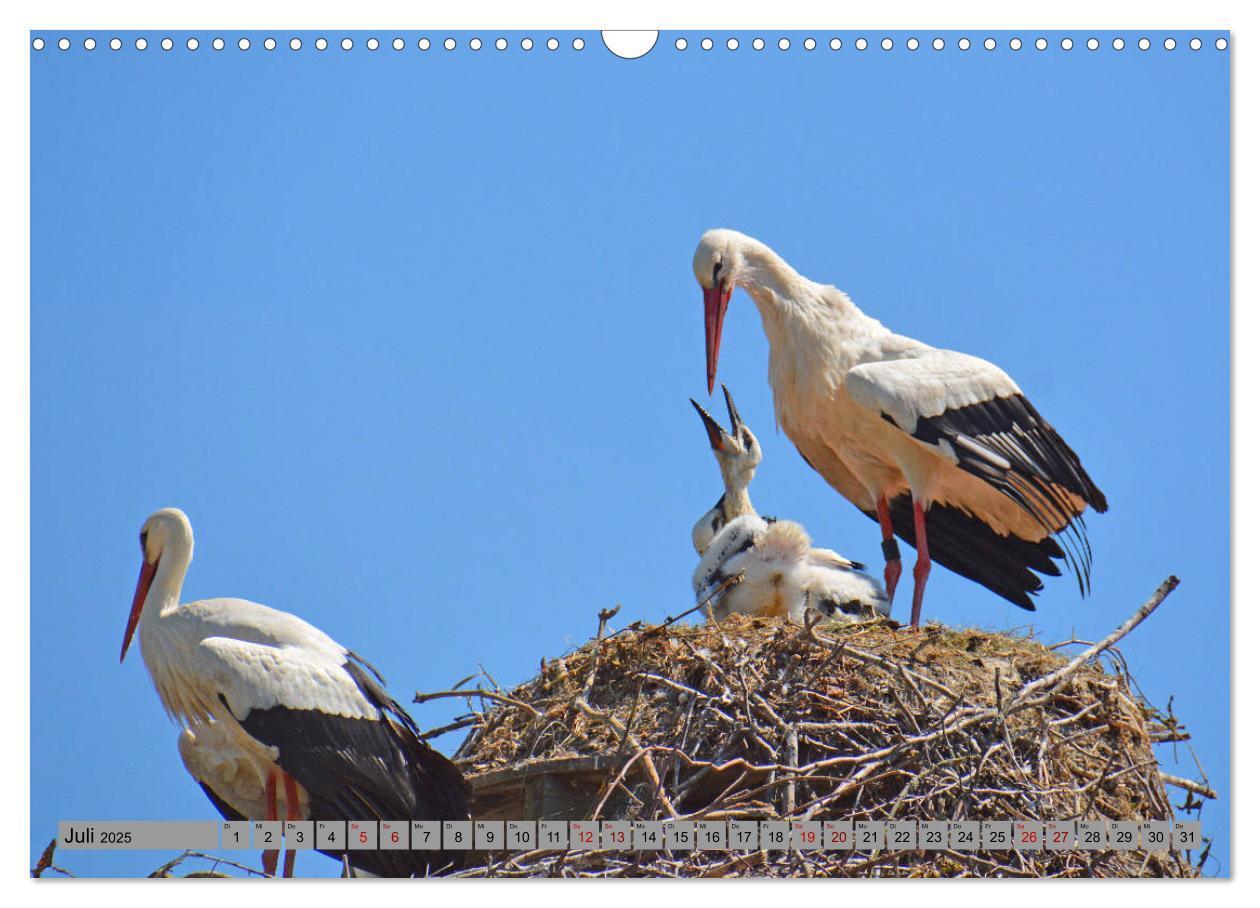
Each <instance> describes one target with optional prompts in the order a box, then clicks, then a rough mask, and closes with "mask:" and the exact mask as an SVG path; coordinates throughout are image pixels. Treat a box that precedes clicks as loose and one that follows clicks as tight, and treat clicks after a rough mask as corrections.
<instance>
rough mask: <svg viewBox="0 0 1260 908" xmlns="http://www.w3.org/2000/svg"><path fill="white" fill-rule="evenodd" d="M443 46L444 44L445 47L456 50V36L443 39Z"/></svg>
mask: <svg viewBox="0 0 1260 908" xmlns="http://www.w3.org/2000/svg"><path fill="white" fill-rule="evenodd" d="M442 46H443V47H444V48H446V49H447V50H454V49H455V39H454V38H447V39H446V40H445V41H443V42H442Z"/></svg>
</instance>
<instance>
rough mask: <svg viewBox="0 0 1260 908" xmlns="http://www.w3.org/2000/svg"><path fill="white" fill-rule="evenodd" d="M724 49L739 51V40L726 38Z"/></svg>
mask: <svg viewBox="0 0 1260 908" xmlns="http://www.w3.org/2000/svg"><path fill="white" fill-rule="evenodd" d="M726 49H727V50H739V39H738V38H727V39H726Z"/></svg>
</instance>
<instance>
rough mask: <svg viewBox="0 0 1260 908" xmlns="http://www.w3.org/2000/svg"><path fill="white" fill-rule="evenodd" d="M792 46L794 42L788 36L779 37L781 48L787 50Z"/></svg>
mask: <svg viewBox="0 0 1260 908" xmlns="http://www.w3.org/2000/svg"><path fill="white" fill-rule="evenodd" d="M791 46H792V42H791V41H789V40H788V39H787V38H780V39H779V50H787V49H788V48H789V47H791Z"/></svg>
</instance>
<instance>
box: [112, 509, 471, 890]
mask: <svg viewBox="0 0 1260 908" xmlns="http://www.w3.org/2000/svg"><path fill="white" fill-rule="evenodd" d="M141 547H142V549H143V550H144V564H143V566H142V568H141V574H140V580H139V583H138V584H137V587H136V598H135V601H134V603H133V606H132V613H131V616H130V618H129V620H128V625H127V632H126V635H125V637H124V641H123V655H124V656H125V655H126V650H127V646H128V644H129V643H130V641H131V638H132V635H133V633H134V632H135V631H136V629H137V625H138V629H139V638H140V650H141V655H142V656H143V658H144V663H145V666H146V668H147V669H148V671H149V675H150V677H151V678H152V680H153V684H154V687H156V689H157V692H158V697H159V699H160V700H161V701H162V706H163V707H164V708H165V709H166V712H167V714H168V715H169V716H170V717H171V718H172V719H174V720H175V721H176V722H177V723H179V724H180V725H182V726H183V727H184V728H185V729H186V732H187V737H185V736H181V739H180V745H181V747H180V749H181V756H182V757H183V758H184V762H185V766H187V767H188V768H189V770H190V772H191V773H192V774H193V776H194V778H196V779H197V780H198V782H200V783H201V784H202V786H203V787H204V788H207V789H208V791H207V793H208V794H210V795H211V800H212V801H214V802H215V805H216V806H217V807H219V809H220V811H221V812H222V811H223V808H224V807H225V806H226V807H227V808H230V809H231V810H232V811H233V812H235V813H238V814H241V815H243V816H245V817H246V818H249V819H272V820H274V819H318V820H339V819H340V820H373V819H378V820H381V819H383V820H406V819H467V818H468V816H469V811H468V803H469V798H470V795H469V789H468V786H467V783H466V782H465V781H464V778H463V776H462V775H461V773H460V772H459V770H458V769H457V768H456V767H455V766H454V765H453V764H452V763H450V761H448V760H447V759H446V758H445V757H443V756H442V755H441V754H438V753H437V752H436V751H433V750H432V749H431V748H429V747H428V746H427V745H426V744H424V743H423V742H422V741H421V740H420V739H419V735H418V730H417V728H416V726H415V723H414V722H413V721H412V720H411V718H410V717H409V716H408V715H407V713H406V712H405V711H404V710H403V709H402V707H401V706H400V705H399V704H398V703H396V702H395V701H394V700H393V699H391V698H390V697H389V695H388V694H387V693H386V692H385V690H384V686H383V682H382V679H381V678H380V677H379V675H377V674H376V672H375V670H374V669H372V668H371V666H369V665H367V663H365V662H363V660H361V659H360V658H359V657H358V656H356V655H355V654H354V653H352V652H350V651H349V650H347V649H346V648H345V647H343V646H341V645H340V644H338V643H337V642H336V641H334V640H333V639H332V638H330V637H329V636H328V635H326V634H324V633H323V632H322V631H320V630H319V629H317V628H315V627H313V626H311V625H310V624H307V623H306V622H305V621H303V620H301V619H300V618H297V617H296V616H294V615H290V614H288V613H286V612H281V611H278V610H276V609H272V608H268V607H267V606H264V605H259V604H257V603H254V602H248V601H246V600H243V599H204V600H201V601H198V602H191V603H188V604H185V605H181V604H180V603H179V595H180V589H181V587H182V585H183V580H184V575H185V573H186V572H187V570H188V565H189V563H190V562H191V560H192V551H193V538H192V528H191V526H190V525H189V523H188V519H187V518H186V517H185V516H184V514H183V512H181V511H179V510H176V509H173V508H171V509H165V510H162V511H158V512H157V513H156V514H154V515H153V516H152V517H150V518H149V520H148V521H146V523H145V528H144V530H143V531H142V533H141ZM259 785H261V788H262V798H261V804H260V803H259V800H258V794H259V792H258V790H257V788H258V786H259ZM282 804H283V805H284V814H283V815H282V814H281V812H280V811H281V805H282ZM260 807H261V811H260ZM225 815H227V814H226V813H225ZM348 854H349V859H350V861H351V863H352V864H353V865H354V866H356V867H358V868H361V869H363V870H366V871H368V872H370V873H373V874H375V875H377V876H411V875H416V874H424V873H427V872H429V871H437V870H439V869H441V868H442V867H444V866H447V865H450V864H451V863H452V862H453V856H452V855H450V854H445V853H440V852H424V851H350V852H349V853H348ZM269 869H272V870H274V864H273V865H272V867H271V868H269ZM288 869H290V870H291V866H290V867H289V868H288Z"/></svg>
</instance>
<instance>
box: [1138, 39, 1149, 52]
mask: <svg viewBox="0 0 1260 908" xmlns="http://www.w3.org/2000/svg"><path fill="white" fill-rule="evenodd" d="M1150 49H1151V39H1150V38H1139V39H1138V50H1150Z"/></svg>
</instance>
